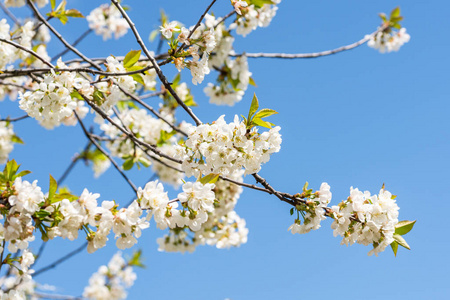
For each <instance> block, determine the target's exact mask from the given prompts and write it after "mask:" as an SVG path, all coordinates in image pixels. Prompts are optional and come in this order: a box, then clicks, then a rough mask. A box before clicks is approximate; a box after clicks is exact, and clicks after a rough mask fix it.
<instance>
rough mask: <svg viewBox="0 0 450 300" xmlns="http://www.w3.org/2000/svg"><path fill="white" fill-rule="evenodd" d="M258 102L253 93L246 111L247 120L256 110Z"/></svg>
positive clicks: (250, 118)
mask: <svg viewBox="0 0 450 300" xmlns="http://www.w3.org/2000/svg"><path fill="white" fill-rule="evenodd" d="M258 108H259V102H258V98H257V97H256V94H253V99H252V104H250V110H249V111H248V121H249V122H250V121H251V120H252V117H253V114H254V113H255V112H256V111H257V110H258Z"/></svg>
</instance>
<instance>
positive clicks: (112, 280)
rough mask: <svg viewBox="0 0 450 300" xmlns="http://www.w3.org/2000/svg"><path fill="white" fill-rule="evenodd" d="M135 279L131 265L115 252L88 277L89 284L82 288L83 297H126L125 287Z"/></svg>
mask: <svg viewBox="0 0 450 300" xmlns="http://www.w3.org/2000/svg"><path fill="white" fill-rule="evenodd" d="M135 280H136V273H134V272H133V267H132V266H130V265H129V264H128V263H127V262H126V261H125V259H123V257H122V254H121V253H120V252H118V253H116V254H115V255H114V256H113V257H112V258H111V260H110V262H109V263H108V265H102V266H100V267H99V269H98V271H97V272H96V273H94V274H92V276H91V278H90V279H89V286H87V287H86V288H85V289H84V292H83V297H85V298H87V299H93V300H97V299H111V300H119V299H126V297H127V293H126V290H125V289H126V288H130V287H131V286H132V285H133V284H134V281H135Z"/></svg>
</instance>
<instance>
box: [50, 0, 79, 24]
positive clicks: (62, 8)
mask: <svg viewBox="0 0 450 300" xmlns="http://www.w3.org/2000/svg"><path fill="white" fill-rule="evenodd" d="M50 3H51V7H52V11H51V12H49V13H48V14H47V16H48V17H50V18H57V19H58V20H60V21H61V23H63V24H64V25H65V24H66V23H67V22H68V21H69V17H70V18H84V16H83V14H82V13H81V12H80V11H78V10H76V9H74V8H71V9H67V10H66V4H67V2H66V0H63V1H61V3H60V4H59V5H58V7H57V8H56V9H55V5H56V3H55V1H54V0H53V1H51V2H50Z"/></svg>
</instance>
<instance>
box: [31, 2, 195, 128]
mask: <svg viewBox="0 0 450 300" xmlns="http://www.w3.org/2000/svg"><path fill="white" fill-rule="evenodd" d="M28 1H30V0H28ZM111 2H112V3H113V4H114V5H115V6H116V7H117V9H119V11H120V13H121V14H122V16H123V18H124V19H125V20H126V21H127V23H128V25H130V28H131V31H133V34H134V36H135V37H136V41H137V43H138V44H139V46H140V47H141V49H142V51H144V54H145V55H146V56H147V57H148V59H150V62H151V63H152V65H153V67H154V68H155V71H156V74H158V77H159V79H160V80H161V82H162V84H163V85H164V87H165V88H166V89H167V90H168V91H169V92H170V94H171V95H172V96H173V97H174V98H175V100H176V101H177V102H178V105H180V106H181V107H182V108H183V109H184V110H185V111H186V112H187V113H188V114H189V116H190V117H191V118H192V119H193V120H194V122H195V124H197V126H198V125H200V124H202V122H201V121H200V119H199V118H198V117H197V116H196V115H195V114H194V113H193V112H192V110H191V109H190V108H189V107H188V106H187V105H186V104H185V103H184V102H183V100H181V99H180V97H179V96H178V95H177V93H176V92H175V91H174V90H173V88H172V87H171V85H170V83H169V81H167V78H166V77H165V76H164V74H163V73H162V71H161V68H160V67H159V65H158V62H157V61H156V60H155V58H154V57H153V56H152V55H151V54H150V52H149V51H148V49H147V47H146V46H145V44H144V42H143V41H142V39H141V36H140V35H139V32H138V31H137V30H136V26H135V25H134V23H133V22H132V21H131V19H130V17H129V16H128V14H127V13H126V12H125V10H124V9H123V8H122V6H121V5H120V4H119V2H118V1H117V0H111Z"/></svg>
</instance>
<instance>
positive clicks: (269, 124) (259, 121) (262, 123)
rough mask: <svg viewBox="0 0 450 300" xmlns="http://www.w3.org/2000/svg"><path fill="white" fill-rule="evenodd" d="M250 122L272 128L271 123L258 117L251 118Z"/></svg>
mask: <svg viewBox="0 0 450 300" xmlns="http://www.w3.org/2000/svg"><path fill="white" fill-rule="evenodd" d="M252 124H255V125H256V126H261V127H265V128H269V129H270V128H272V125H271V123H269V122H266V121H263V120H261V119H260V118H253V120H252Z"/></svg>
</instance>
